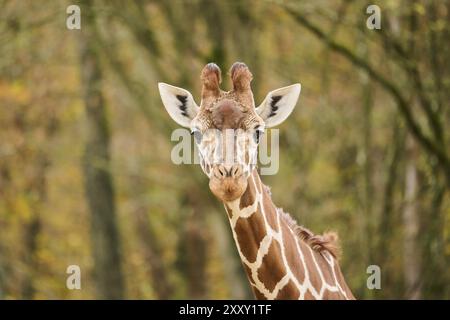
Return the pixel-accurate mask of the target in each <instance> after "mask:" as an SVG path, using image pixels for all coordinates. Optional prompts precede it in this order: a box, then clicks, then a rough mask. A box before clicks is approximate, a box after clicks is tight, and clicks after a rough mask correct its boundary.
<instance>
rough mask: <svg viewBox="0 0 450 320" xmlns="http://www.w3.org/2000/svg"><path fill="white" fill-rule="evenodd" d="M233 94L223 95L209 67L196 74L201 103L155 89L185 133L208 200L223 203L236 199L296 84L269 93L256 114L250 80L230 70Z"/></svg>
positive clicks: (289, 105)
mask: <svg viewBox="0 0 450 320" xmlns="http://www.w3.org/2000/svg"><path fill="white" fill-rule="evenodd" d="M230 76H231V81H232V85H233V86H232V90H230V91H227V92H226V91H223V90H221V89H220V87H219V85H220V83H221V71H220V69H219V67H218V66H217V65H216V64H214V63H209V64H207V65H206V66H205V67H204V68H203V70H202V73H201V77H200V78H201V81H202V92H201V103H200V106H198V105H197V104H196V103H195V101H194V98H193V97H192V94H191V93H190V92H189V91H187V90H185V89H182V88H178V87H174V86H171V85H168V84H165V83H159V92H160V94H161V99H162V101H163V104H164V107H165V108H166V110H167V112H168V113H169V115H170V116H171V117H172V119H173V120H174V121H175V122H177V123H178V124H179V125H181V126H183V127H187V128H190V130H191V133H192V135H193V136H194V140H195V143H196V145H197V147H198V148H197V149H198V151H199V157H200V163H201V167H202V169H203V172H204V173H205V174H206V175H207V176H208V177H209V187H210V189H211V191H212V192H213V194H214V195H215V196H217V197H218V198H219V199H220V200H222V201H224V202H229V201H232V200H235V199H237V198H239V197H240V196H241V195H242V194H243V193H244V191H245V190H246V188H247V179H248V177H249V175H250V174H251V172H252V171H253V169H254V168H255V166H256V162H257V148H258V143H259V140H260V137H261V135H262V134H263V133H264V130H265V128H270V127H274V126H276V125H278V124H280V123H281V122H283V121H284V120H285V119H286V118H287V117H288V116H289V114H290V113H291V112H292V110H293V109H294V107H295V104H296V103H297V99H298V97H299V95H300V88H301V87H300V84H294V85H291V86H288V87H284V88H280V89H277V90H274V91H271V92H269V93H268V94H267V96H266V98H265V99H264V101H263V102H262V103H261V105H260V106H259V107H257V108H255V102H254V100H253V93H252V90H251V87H250V82H251V81H252V77H253V76H252V74H251V72H250V70H249V69H248V67H247V66H246V65H245V64H244V63H240V62H236V63H234V64H233V66H232V67H231V70H230Z"/></svg>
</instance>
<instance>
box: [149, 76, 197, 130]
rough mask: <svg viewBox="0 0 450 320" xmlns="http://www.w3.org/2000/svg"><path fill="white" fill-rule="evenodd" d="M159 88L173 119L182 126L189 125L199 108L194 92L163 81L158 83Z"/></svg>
mask: <svg viewBox="0 0 450 320" xmlns="http://www.w3.org/2000/svg"><path fill="white" fill-rule="evenodd" d="M158 88H159V94H160V95H161V100H162V102H163V104H164V107H165V108H166V110H167V112H168V113H169V115H170V116H171V117H172V119H173V120H174V121H175V122H176V123H178V124H179V125H180V126H182V127H189V126H190V124H191V120H192V119H193V118H194V117H195V116H196V115H197V113H198V110H199V107H198V106H197V104H196V103H195V101H194V98H193V97H192V94H191V93H190V92H189V91H187V90H185V89H182V88H178V87H175V86H171V85H170V84H167V83H162V82H160V83H158Z"/></svg>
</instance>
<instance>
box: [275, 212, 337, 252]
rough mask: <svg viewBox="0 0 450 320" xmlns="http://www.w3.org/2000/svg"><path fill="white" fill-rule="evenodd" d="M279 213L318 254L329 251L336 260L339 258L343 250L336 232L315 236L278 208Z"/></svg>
mask: <svg viewBox="0 0 450 320" xmlns="http://www.w3.org/2000/svg"><path fill="white" fill-rule="evenodd" d="M278 211H279V212H280V213H281V215H282V217H283V218H284V220H285V221H286V222H287V224H288V225H289V227H290V228H292V230H294V232H295V234H296V235H297V237H298V238H299V239H300V240H302V241H303V242H305V243H306V244H308V245H309V246H310V247H311V248H312V249H313V250H315V251H317V252H322V251H328V252H329V253H331V254H332V255H333V257H335V258H336V259H337V258H339V256H340V251H341V250H340V246H339V237H338V235H337V233H336V232H334V231H329V232H325V233H323V234H314V233H313V232H312V231H311V230H309V229H307V228H305V227H303V226H299V225H298V224H297V222H296V221H295V220H294V218H292V216H291V215H290V214H289V213H286V212H284V211H283V209H281V208H278Z"/></svg>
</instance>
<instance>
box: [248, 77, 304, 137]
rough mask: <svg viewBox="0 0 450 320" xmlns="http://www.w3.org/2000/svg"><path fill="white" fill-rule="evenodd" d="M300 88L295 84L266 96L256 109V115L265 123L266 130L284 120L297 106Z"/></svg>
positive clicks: (298, 84)
mask: <svg viewBox="0 0 450 320" xmlns="http://www.w3.org/2000/svg"><path fill="white" fill-rule="evenodd" d="M301 88H302V87H301V85H300V83H296V84H293V85H290V86H287V87H283V88H280V89H277V90H274V91H271V92H269V93H268V94H267V96H266V98H265V99H264V101H263V102H262V103H261V105H260V106H259V107H258V108H256V112H257V113H258V115H259V116H260V117H261V118H262V119H263V120H264V121H265V124H266V128H270V127H274V126H277V125H279V124H280V123H282V122H283V121H284V120H286V118H287V117H288V116H289V115H290V114H291V112H292V110H294V107H295V105H296V104H297V100H298V97H299V96H300V91H301Z"/></svg>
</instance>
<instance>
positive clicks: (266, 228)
mask: <svg viewBox="0 0 450 320" xmlns="http://www.w3.org/2000/svg"><path fill="white" fill-rule="evenodd" d="M225 209H226V211H227V214H228V218H229V220H230V224H231V229H232V232H233V237H234V240H235V242H236V245H237V249H238V252H239V256H240V258H241V260H242V264H243V265H244V268H245V271H246V273H247V276H248V279H249V282H250V284H251V286H252V289H253V292H254V294H255V296H256V298H258V299H354V297H353V295H352V293H351V291H350V290H349V288H348V286H347V284H346V283H345V280H344V278H343V276H342V273H341V271H340V268H339V265H338V264H337V260H336V259H335V257H334V256H333V255H332V254H331V253H330V252H328V251H326V250H324V251H320V252H319V251H317V250H314V249H313V248H312V247H311V246H310V245H309V244H308V243H306V242H305V241H303V240H302V239H300V237H298V236H297V234H296V232H295V230H294V228H293V226H292V223H290V222H289V218H288V217H287V216H286V214H285V213H283V212H282V210H281V209H277V208H276V207H275V205H274V204H273V202H272V200H271V197H270V192H269V190H268V188H267V187H266V186H264V185H263V184H262V182H261V179H260V177H259V175H258V172H257V171H256V169H255V170H254V171H253V173H252V174H251V175H250V177H249V178H248V187H247V190H246V191H245V193H244V194H243V195H242V197H241V198H239V199H237V200H234V201H232V202H227V203H225Z"/></svg>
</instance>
